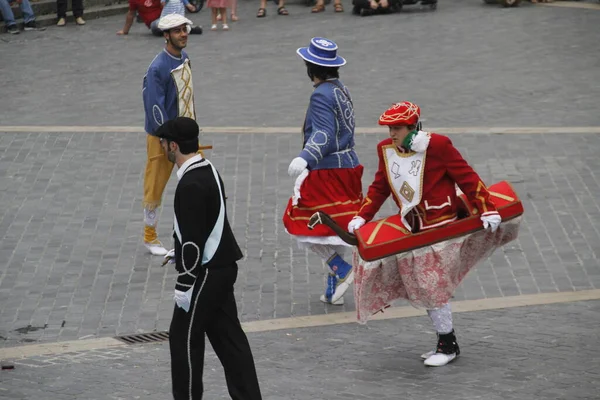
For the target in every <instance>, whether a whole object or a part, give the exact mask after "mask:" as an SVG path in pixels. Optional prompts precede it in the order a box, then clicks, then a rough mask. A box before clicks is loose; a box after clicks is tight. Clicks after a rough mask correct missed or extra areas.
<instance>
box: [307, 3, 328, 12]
mask: <svg viewBox="0 0 600 400" xmlns="http://www.w3.org/2000/svg"><path fill="white" fill-rule="evenodd" d="M323 11H325V4H317V5H316V6H314V7H313V8H312V9H311V10H310V12H311V13H320V12H323Z"/></svg>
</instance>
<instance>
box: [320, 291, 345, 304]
mask: <svg viewBox="0 0 600 400" xmlns="http://www.w3.org/2000/svg"><path fill="white" fill-rule="evenodd" d="M319 300H321V301H322V302H323V303H326V304H333V305H334V306H343V305H344V298H343V297H340V298H339V299H337V301H329V300H327V297H325V295H324V294H322V295H321V297H320V298H319Z"/></svg>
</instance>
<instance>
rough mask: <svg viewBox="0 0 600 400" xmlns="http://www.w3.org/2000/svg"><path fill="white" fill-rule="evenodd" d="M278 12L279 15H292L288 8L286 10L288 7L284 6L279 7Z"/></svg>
mask: <svg viewBox="0 0 600 400" xmlns="http://www.w3.org/2000/svg"><path fill="white" fill-rule="evenodd" d="M277 14H279V15H290V13H289V12H288V10H286V8H285V7H284V6H281V7H279V8H278V9H277Z"/></svg>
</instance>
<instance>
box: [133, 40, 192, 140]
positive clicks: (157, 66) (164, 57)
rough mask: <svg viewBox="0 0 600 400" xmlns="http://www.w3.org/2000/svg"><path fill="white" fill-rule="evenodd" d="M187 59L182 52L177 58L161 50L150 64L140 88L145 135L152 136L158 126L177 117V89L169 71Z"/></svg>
mask: <svg viewBox="0 0 600 400" xmlns="http://www.w3.org/2000/svg"><path fill="white" fill-rule="evenodd" d="M187 59H188V55H187V54H186V53H185V52H184V51H182V52H181V58H177V57H175V56H173V55H172V54H169V53H168V52H167V51H166V50H163V51H162V52H160V53H159V54H158V55H157V56H156V57H155V58H154V60H152V62H151V63H150V66H149V67H148V72H146V75H145V76H144V83H143V87H142V97H143V99H144V111H145V113H146V122H145V128H146V132H147V133H149V134H151V135H153V134H154V132H156V130H157V129H158V127H159V126H161V125H162V124H164V123H165V122H167V121H169V120H171V119H174V118H176V117H177V116H178V106H177V103H178V97H177V87H176V86H175V82H174V81H173V77H172V76H171V71H173V70H174V69H175V68H177V67H179V66H180V65H181V64H183V63H184V62H185V60H187Z"/></svg>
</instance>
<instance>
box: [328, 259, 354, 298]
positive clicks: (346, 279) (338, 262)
mask: <svg viewBox="0 0 600 400" xmlns="http://www.w3.org/2000/svg"><path fill="white" fill-rule="evenodd" d="M327 264H329V267H330V268H331V271H332V272H333V273H334V274H335V277H336V278H337V283H336V288H335V291H334V293H333V295H332V296H331V302H332V303H335V302H336V301H338V300H339V299H340V298H341V297H342V296H343V295H344V293H346V290H348V288H349V287H350V285H351V284H352V282H353V281H354V269H353V268H352V265H350V264H348V263H347V262H346V261H344V259H343V258H342V257H340V256H339V254H335V255H334V256H333V257H332V258H330V259H329V260H328V261H327Z"/></svg>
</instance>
